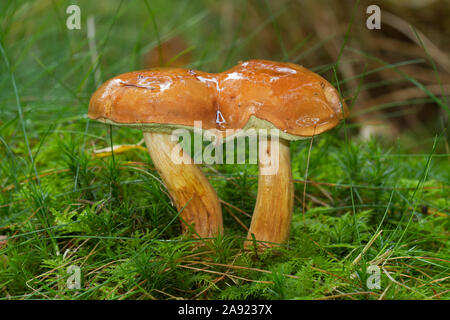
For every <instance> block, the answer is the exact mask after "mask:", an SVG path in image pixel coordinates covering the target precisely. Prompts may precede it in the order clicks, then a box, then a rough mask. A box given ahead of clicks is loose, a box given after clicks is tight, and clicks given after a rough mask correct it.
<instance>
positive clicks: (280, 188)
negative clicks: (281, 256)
mask: <svg viewBox="0 0 450 320" xmlns="http://www.w3.org/2000/svg"><path fill="white" fill-rule="evenodd" d="M275 144H276V145H275ZM289 145H290V143H289V141H287V140H284V139H281V138H279V141H278V142H276V141H271V142H270V143H269V140H268V143H267V144H266V146H263V148H262V149H261V144H260V150H259V152H260V157H259V159H260V161H259V178H258V196H257V198H256V205H255V210H254V211H253V217H252V222H251V225H250V230H249V232H248V236H247V238H248V239H249V240H252V239H253V237H252V234H253V235H254V237H255V239H256V241H258V242H259V244H258V247H259V248H261V247H272V246H274V245H276V244H281V243H283V242H286V241H287V239H288V237H289V231H290V226H291V218H292V209H293V204H294V184H293V180H292V172H291V157H290V148H289ZM274 146H275V147H278V157H277V158H275V159H273V156H272V159H273V160H275V161H277V160H278V167H277V170H274V172H273V173H272V174H264V170H266V171H267V169H268V166H270V164H265V163H262V161H261V152H265V153H266V154H265V155H266V156H269V157H270V155H271V151H272V152H273V151H274V150H271V149H273V147H274ZM275 152H276V150H275ZM275 155H276V153H275ZM272 166H273V163H272ZM246 246H247V247H250V246H252V241H248V242H247V243H246Z"/></svg>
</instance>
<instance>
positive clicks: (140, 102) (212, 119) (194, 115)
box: [88, 60, 347, 140]
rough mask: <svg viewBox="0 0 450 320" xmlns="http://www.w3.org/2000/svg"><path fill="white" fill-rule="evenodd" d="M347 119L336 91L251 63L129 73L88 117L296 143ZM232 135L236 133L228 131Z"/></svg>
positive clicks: (107, 89)
mask: <svg viewBox="0 0 450 320" xmlns="http://www.w3.org/2000/svg"><path fill="white" fill-rule="evenodd" d="M346 114H347V107H346V105H345V103H341V99H340V98H339V94H338V92H337V90H336V89H335V88H334V87H333V86H332V85H331V84H330V83H329V82H328V81H326V80H325V79H324V78H322V77H321V76H319V75H318V74H316V73H314V72H312V71H309V70H308V69H306V68H303V67H302V66H299V65H296V64H292V63H281V62H273V61H268V60H250V61H246V62H242V63H240V64H238V65H237V66H235V67H233V68H231V69H229V70H227V71H225V72H222V73H218V74H211V73H206V72H201V71H196V70H185V69H178V68H158V69H151V70H144V71H135V72H129V73H125V74H122V75H119V76H117V77H114V78H112V79H110V80H108V81H107V82H105V83H104V84H103V85H102V86H101V87H100V88H99V89H98V90H97V91H96V92H95V93H94V94H93V96H92V98H91V101H90V103H89V111H88V116H89V117H90V118H92V119H96V120H100V121H103V122H107V123H112V124H117V125H126V126H138V127H142V129H144V130H149V131H170V130H173V129H175V128H180V127H183V128H193V127H194V121H202V129H204V130H210V129H216V130H218V131H219V132H221V133H222V134H223V135H228V132H227V131H228V130H227V129H235V130H238V129H249V128H254V129H269V128H276V129H278V130H279V133H280V136H281V137H282V138H285V139H288V140H297V139H302V138H305V137H310V136H313V135H317V134H320V133H322V132H324V131H327V130H329V129H331V128H333V127H335V126H336V125H337V124H338V123H339V121H340V120H341V119H342V118H343V117H344V116H345V115H346ZM229 132H231V131H229Z"/></svg>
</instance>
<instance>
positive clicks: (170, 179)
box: [144, 132, 223, 238]
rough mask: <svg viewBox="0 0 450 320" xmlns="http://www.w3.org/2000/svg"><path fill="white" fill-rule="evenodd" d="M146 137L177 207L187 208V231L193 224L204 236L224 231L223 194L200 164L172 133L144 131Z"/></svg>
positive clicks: (184, 213)
mask: <svg viewBox="0 0 450 320" xmlns="http://www.w3.org/2000/svg"><path fill="white" fill-rule="evenodd" d="M144 139H145V144H146V145H147V149H148V152H149V154H150V157H151V158H152V160H153V163H154V165H155V168H156V170H157V171H158V173H159V175H160V176H161V178H162V180H163V182H164V184H165V186H166V187H167V190H168V191H169V193H170V196H171V198H172V200H173V202H174V203H175V205H176V207H177V209H178V210H181V209H183V208H184V209H183V210H182V211H181V213H180V217H181V219H182V226H183V227H182V228H183V232H186V231H188V229H189V228H190V226H192V225H193V228H194V230H195V232H196V233H197V234H198V236H200V237H201V238H209V237H214V236H216V235H217V234H219V233H222V232H223V226H222V209H221V207H220V203H219V198H218V197H217V194H216V192H215V191H214V189H213V187H212V186H211V184H210V183H209V181H208V179H207V178H206V177H205V175H204V174H203V172H202V171H201V170H200V168H199V167H197V165H195V164H194V163H193V161H192V159H191V158H190V157H189V155H188V154H187V153H186V152H184V150H183V149H182V148H181V146H180V145H179V144H178V143H177V142H176V141H172V140H171V134H170V133H159V132H144ZM176 150H178V151H176ZM175 151H176V152H178V153H177V154H178V155H180V156H181V157H182V160H183V161H182V162H181V163H178V161H175V160H174V158H173V155H174V152H175ZM174 161H175V162H174Z"/></svg>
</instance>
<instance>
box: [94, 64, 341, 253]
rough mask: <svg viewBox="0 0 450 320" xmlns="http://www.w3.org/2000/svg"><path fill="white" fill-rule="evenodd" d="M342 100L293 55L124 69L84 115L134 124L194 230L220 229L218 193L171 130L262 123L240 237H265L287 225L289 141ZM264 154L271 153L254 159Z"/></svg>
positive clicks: (309, 132) (279, 238)
mask: <svg viewBox="0 0 450 320" xmlns="http://www.w3.org/2000/svg"><path fill="white" fill-rule="evenodd" d="M346 108H347V107H346V106H345V104H343V103H341V99H340V98H339V94H338V92H337V91H336V89H335V88H334V87H333V86H332V85H331V84H330V83H329V82H328V81H326V80H325V79H324V78H322V77H321V76H319V75H317V74H315V73H314V72H312V71H309V70H307V69H305V68H303V67H302V66H299V65H296V64H292V63H281V62H273V61H268V60H250V61H246V62H242V63H240V64H238V65H237V66H235V67H233V68H231V69H229V70H227V71H225V72H222V73H218V74H211V73H206V72H201V71H196V70H184V69H177V68H159V69H152V70H145V71H136V72H130V73H125V74H122V75H120V76H118V77H115V78H112V79H111V80H109V81H107V82H106V83H104V84H103V85H102V86H101V87H100V88H99V89H98V90H97V91H96V92H95V93H94V95H93V96H92V98H91V101H90V104H89V112H88V115H89V117H90V118H93V119H96V120H99V121H102V122H105V123H109V124H115V125H124V126H132V127H138V128H141V129H142V131H143V134H144V139H145V142H146V145H147V148H148V151H149V153H150V156H151V158H152V160H153V162H154V164H155V167H156V169H157V170H158V172H159V174H160V176H161V177H162V179H163V181H164V183H165V185H166V187H167V189H168V191H169V193H170V195H171V197H172V199H173V200H174V202H175V204H176V206H177V208H178V209H179V210H182V212H181V214H180V217H181V219H182V220H183V221H184V222H185V224H184V230H186V229H187V228H188V226H190V225H192V224H194V228H195V231H196V233H197V234H198V235H199V236H200V237H212V236H215V235H217V234H219V233H221V232H222V229H223V227H222V213H221V208H220V204H219V199H218V197H217V194H216V193H215V191H214V190H213V188H212V187H211V185H210V184H209V182H208V180H207V179H206V178H205V176H204V175H203V173H202V172H201V171H200V169H199V168H198V167H197V166H196V165H195V164H192V161H190V160H191V159H190V157H189V156H188V155H187V154H186V153H185V152H184V151H183V150H182V149H181V148H179V145H178V143H177V141H173V140H172V139H171V135H170V132H171V131H172V130H174V129H178V128H184V129H190V130H192V129H193V128H194V125H195V121H201V123H202V129H203V130H215V132H217V133H218V135H219V136H220V137H219V141H223V138H227V139H231V138H233V137H235V136H237V135H239V134H240V132H241V133H242V132H243V134H246V132H248V129H256V130H253V131H254V132H256V133H258V132H259V130H269V129H270V130H271V132H272V136H269V138H268V139H267V141H266V142H267V143H264V141H265V140H264V139H263V141H260V142H262V143H260V150H259V152H260V157H259V159H260V161H259V181H258V183H259V184H258V195H257V199H256V205H255V209H254V212H253V217H252V222H251V226H250V229H249V234H248V236H247V238H248V239H252V238H253V237H254V238H255V239H256V240H257V241H259V242H261V243H265V244H266V245H268V246H272V245H274V244H281V243H283V242H286V240H287V239H288V236H289V231H290V223H291V216H292V211H293V198H294V186H293V181H292V172H291V166H290V141H293V140H299V139H307V138H310V137H312V136H314V135H318V134H320V133H322V132H325V131H327V130H330V129H332V128H333V127H335V126H336V125H337V124H338V123H339V121H340V120H341V119H342V118H343V117H344V116H345V115H346V113H347V109H346ZM232 129H234V130H232ZM180 149H181V150H180ZM173 150H180V152H181V154H182V155H181V156H182V158H183V163H181V164H179V163H176V162H174V161H173V157H171V155H173ZM274 155H275V157H274ZM264 156H269V158H270V157H271V161H269V162H267V161H261V159H263V158H264Z"/></svg>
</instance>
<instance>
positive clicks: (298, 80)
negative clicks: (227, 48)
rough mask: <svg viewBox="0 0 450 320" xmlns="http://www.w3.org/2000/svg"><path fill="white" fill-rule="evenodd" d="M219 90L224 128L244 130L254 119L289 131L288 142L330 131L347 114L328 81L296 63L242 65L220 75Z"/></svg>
mask: <svg viewBox="0 0 450 320" xmlns="http://www.w3.org/2000/svg"><path fill="white" fill-rule="evenodd" d="M220 89H221V90H220V92H219V98H218V105H219V106H221V110H223V111H222V114H223V116H224V118H225V119H226V120H228V121H227V122H228V123H226V124H225V125H226V126H228V127H232V128H242V127H244V126H246V124H247V123H248V121H249V120H250V118H252V117H254V118H256V119H260V120H265V121H267V122H270V123H271V124H272V125H273V126H275V127H276V128H277V129H279V130H280V131H282V132H284V133H287V134H289V135H290V137H288V139H289V140H295V137H296V136H297V137H309V136H313V135H316V134H320V133H322V132H324V131H327V130H329V129H331V128H333V127H335V126H336V125H337V124H338V123H339V121H340V120H341V119H342V118H343V112H345V114H347V107H346V105H345V103H343V104H341V99H340V98H339V94H338V92H337V90H336V89H335V88H334V87H333V86H332V85H331V84H330V83H329V82H328V81H326V80H325V79H324V78H322V77H321V76H319V75H318V74H316V73H314V72H312V71H309V70H308V69H306V68H304V67H302V66H299V65H296V64H293V63H280V62H273V61H267V60H250V61H246V62H243V63H240V64H239V65H237V66H235V67H234V68H232V69H230V70H228V71H227V72H225V73H222V74H221V75H220ZM256 122H257V123H261V122H260V121H256ZM256 126H257V125H256Z"/></svg>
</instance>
